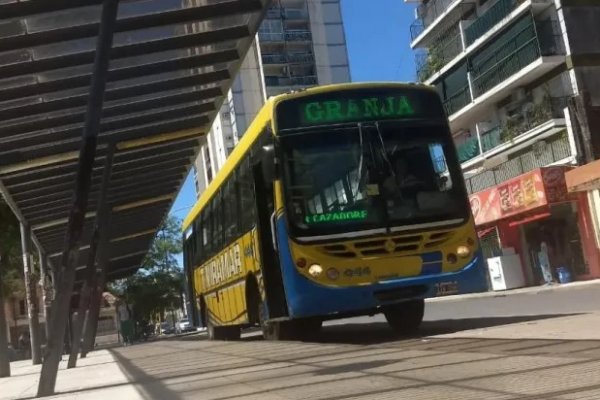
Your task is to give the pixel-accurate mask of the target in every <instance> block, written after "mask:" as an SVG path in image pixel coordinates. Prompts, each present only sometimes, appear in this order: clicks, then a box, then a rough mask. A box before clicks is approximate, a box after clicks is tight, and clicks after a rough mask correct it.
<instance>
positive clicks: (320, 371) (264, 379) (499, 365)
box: [115, 316, 600, 400]
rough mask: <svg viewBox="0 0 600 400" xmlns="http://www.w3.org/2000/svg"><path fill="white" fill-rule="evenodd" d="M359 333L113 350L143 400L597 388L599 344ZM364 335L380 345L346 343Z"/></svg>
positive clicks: (379, 328)
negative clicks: (310, 339)
mask: <svg viewBox="0 0 600 400" xmlns="http://www.w3.org/2000/svg"><path fill="white" fill-rule="evenodd" d="M551 317H552V316H537V317H528V318H525V317H522V318H502V319H498V318H493V319H491V320H493V321H490V320H487V321H486V320H485V319H484V320H483V321H478V322H474V321H471V320H460V321H456V322H455V323H456V324H457V325H456V326H454V327H453V328H446V329H441V328H439V327H437V326H436V325H437V323H435V324H433V323H430V324H426V326H425V332H427V334H430V333H432V332H436V333H439V332H448V331H449V329H466V328H465V327H466V326H469V327H483V326H495V325H498V324H500V320H502V321H503V322H502V324H506V323H515V322H522V321H531V320H535V319H541V318H551ZM441 322H444V323H445V324H446V325H448V321H441ZM490 324H491V325H490ZM355 325H356V324H347V325H345V326H343V325H342V326H333V327H330V328H328V329H326V330H325V332H324V334H323V336H324V339H325V340H324V341H325V343H302V342H266V341H263V340H259V341H233V342H208V341H196V342H190V341H188V340H182V341H179V342H177V341H169V342H163V343H156V344H152V345H150V346H138V348H137V349H135V346H133V347H131V348H123V349H120V350H116V353H115V357H116V358H117V360H119V363H120V364H121V366H122V368H123V370H124V371H125V372H126V373H127V374H128V375H129V376H130V377H131V379H132V381H133V382H134V383H135V384H136V385H137V387H138V388H139V387H141V388H142V392H143V394H144V396H145V398H149V399H173V400H179V399H183V398H203V399H204V398H205V399H211V400H233V399H244V398H247V397H249V398H252V399H260V398H263V397H264V398H265V399H269V400H270V399H274V398H285V397H287V395H288V394H292V393H293V394H294V396H293V397H297V395H299V394H301V393H302V394H304V395H305V398H313V397H311V396H312V395H313V394H315V395H316V393H318V396H317V397H318V398H320V399H327V400H338V399H339V400H341V399H344V398H347V397H352V396H351V395H354V396H358V397H360V396H371V397H372V398H410V397H411V396H414V394H415V393H417V392H418V393H420V394H422V395H425V394H427V393H429V394H430V395H431V396H432V397H436V394H437V395H439V394H440V393H448V397H447V398H448V399H450V398H459V397H456V395H453V394H452V393H454V394H455V393H457V392H461V393H463V392H465V393H467V394H468V395H467V394H465V396H467V397H469V398H489V397H494V398H497V397H502V398H519V399H541V398H543V399H549V398H554V396H561V395H566V394H571V393H580V392H585V391H589V390H597V389H598V388H600V384H599V383H598V380H597V376H592V374H591V372H592V371H591V370H596V369H597V365H598V361H599V360H600V340H579V341H578V340H556V339H543V340H542V339H540V340H531V339H482V338H477V337H473V338H460V339H459V338H439V339H436V338H423V337H418V338H412V339H407V340H400V341H398V340H394V338H392V337H391V336H386V335H389V329H387V328H385V327H384V324H366V326H365V325H359V326H355ZM450 325H452V324H450ZM361 332H362V333H367V334H369V335H376V336H377V335H381V336H380V337H379V339H385V340H379V341H378V342H377V343H374V342H373V340H358V341H357V340H354V341H352V340H348V337H349V336H351V335H356V334H357V333H361ZM377 332H379V333H377ZM328 339H332V340H333V339H335V341H336V342H337V344H336V343H334V342H333V341H332V340H331V341H330V340H328ZM348 342H353V344H348ZM356 342H358V343H359V344H361V345H356V344H354V343H356ZM159 346H160V347H159ZM540 357H542V358H540ZM582 370H587V371H590V373H588V374H586V375H585V376H580V378H579V381H578V382H575V381H570V380H567V381H564V380H562V379H561V380H560V385H548V384H547V380H548V379H552V377H556V376H570V375H573V374H580V373H581V372H579V371H582ZM588 375H589V376H588ZM531 377H535V379H533V378H531ZM554 379H556V378H554ZM378 381H385V383H386V384H385V387H377V386H378V385H377V384H375V383H374V382H378ZM492 381H493V382H496V381H498V382H500V383H501V384H499V385H492V384H490V382H492ZM511 382H521V383H519V384H510V383H511ZM523 382H526V384H525V383H523ZM576 385H577V386H576ZM531 393H535V395H532V394H531ZM390 396H393V397H390ZM540 396H541V397H540ZM315 398H316V397H315ZM419 398H421V397H419ZM423 398H425V397H423ZM436 398H439V397H436ZM461 398H462V397H461ZM569 398H570V397H569Z"/></svg>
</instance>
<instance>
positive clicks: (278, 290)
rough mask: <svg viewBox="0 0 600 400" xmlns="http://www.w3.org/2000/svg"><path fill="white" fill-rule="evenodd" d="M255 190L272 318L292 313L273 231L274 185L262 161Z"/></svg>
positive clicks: (256, 169) (255, 175)
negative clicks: (265, 175)
mask: <svg viewBox="0 0 600 400" xmlns="http://www.w3.org/2000/svg"><path fill="white" fill-rule="evenodd" d="M252 176H253V179H254V192H255V196H256V216H257V228H258V238H259V240H258V242H259V246H260V254H261V270H262V274H263V281H264V285H265V293H266V302H267V307H268V309H269V318H278V317H285V316H287V315H288V311H287V301H286V298H285V291H284V288H283V277H282V273H281V266H280V263H279V255H278V253H277V249H276V239H275V232H273V230H272V228H271V227H272V222H274V221H272V218H274V212H275V200H274V198H273V187H272V184H271V183H269V184H268V185H267V183H266V182H265V179H264V176H263V169H262V164H261V162H258V163H256V164H254V166H253V168H252Z"/></svg>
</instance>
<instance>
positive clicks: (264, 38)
mask: <svg viewBox="0 0 600 400" xmlns="http://www.w3.org/2000/svg"><path fill="white" fill-rule="evenodd" d="M258 39H259V40H260V41H261V42H271V43H275V42H283V41H285V36H284V34H283V32H260V31H259V32H258Z"/></svg>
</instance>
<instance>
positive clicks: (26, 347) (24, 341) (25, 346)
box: [18, 332, 31, 359]
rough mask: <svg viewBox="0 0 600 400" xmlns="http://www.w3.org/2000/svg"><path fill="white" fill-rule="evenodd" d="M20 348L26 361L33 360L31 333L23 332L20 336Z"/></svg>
mask: <svg viewBox="0 0 600 400" xmlns="http://www.w3.org/2000/svg"><path fill="white" fill-rule="evenodd" d="M18 346H19V350H20V351H21V352H22V354H23V357H25V359H29V358H31V344H30V341H29V332H23V333H21V334H20V335H19V344H18Z"/></svg>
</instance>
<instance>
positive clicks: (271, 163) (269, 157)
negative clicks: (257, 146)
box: [260, 144, 275, 182]
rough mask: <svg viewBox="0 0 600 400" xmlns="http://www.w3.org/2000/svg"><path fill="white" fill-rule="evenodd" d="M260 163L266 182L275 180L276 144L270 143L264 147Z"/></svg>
mask: <svg viewBox="0 0 600 400" xmlns="http://www.w3.org/2000/svg"><path fill="white" fill-rule="evenodd" d="M260 163H261V167H262V173H263V179H264V180H265V182H273V181H274V180H275V146H273V145H272V144H269V145H266V146H263V147H262V149H261V157H260Z"/></svg>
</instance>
